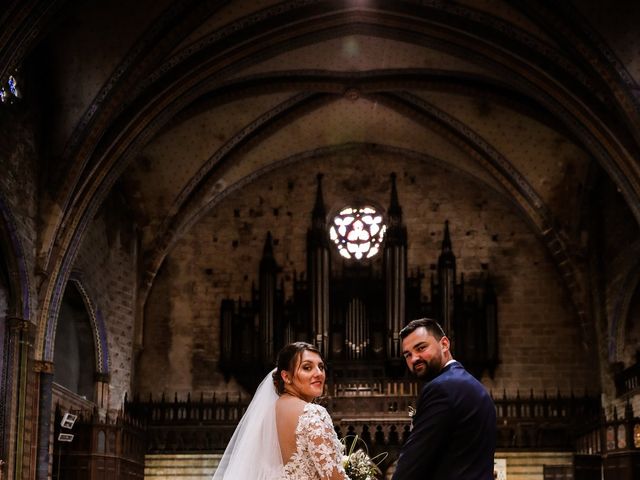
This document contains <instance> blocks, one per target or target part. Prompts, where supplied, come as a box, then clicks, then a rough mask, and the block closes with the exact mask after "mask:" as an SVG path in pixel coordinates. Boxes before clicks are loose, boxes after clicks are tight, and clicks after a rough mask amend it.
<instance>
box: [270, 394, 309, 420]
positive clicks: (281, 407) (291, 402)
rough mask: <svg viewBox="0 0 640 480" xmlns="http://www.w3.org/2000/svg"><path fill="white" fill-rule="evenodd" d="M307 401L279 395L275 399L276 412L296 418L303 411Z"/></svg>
mask: <svg viewBox="0 0 640 480" xmlns="http://www.w3.org/2000/svg"><path fill="white" fill-rule="evenodd" d="M307 405H308V403H307V402H305V401H304V400H301V399H299V398H296V397H292V396H290V395H281V396H280V398H278V400H276V412H277V414H278V416H282V417H295V418H298V417H299V416H300V415H302V413H303V412H304V409H305V407H306V406H307Z"/></svg>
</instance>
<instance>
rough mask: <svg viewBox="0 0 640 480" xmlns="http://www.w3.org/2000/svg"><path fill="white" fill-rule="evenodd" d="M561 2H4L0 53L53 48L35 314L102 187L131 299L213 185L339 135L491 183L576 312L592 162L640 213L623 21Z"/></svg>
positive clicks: (634, 43) (630, 38) (638, 67)
mask: <svg viewBox="0 0 640 480" xmlns="http://www.w3.org/2000/svg"><path fill="white" fill-rule="evenodd" d="M576 3H577V4H578V5H577V6H572V5H571V4H570V3H569V2H545V1H522V2H520V1H515V2H506V1H497V0H496V1H474V0H466V1H458V2H440V1H421V2H418V1H397V0H396V1H373V0H346V1H318V0H307V1H290V2H288V1H285V2H276V1H267V0H263V1H229V2H224V1H188V0H184V1H174V2H171V1H168V0H161V1H157V0H154V1H140V2H124V1H112V2H97V1H89V2H73V6H71V5H69V4H67V3H65V2H63V1H58V2H51V5H50V7H48V8H44V7H42V6H41V5H40V4H38V3H37V2H25V3H23V4H22V7H16V12H17V13H16V14H19V13H20V12H22V13H26V12H29V14H30V15H32V18H33V16H36V17H37V18H38V19H39V23H38V22H36V23H35V24H34V25H35V26H32V27H31V29H32V30H31V31H32V32H33V35H31V36H29V35H27V34H26V33H24V31H23V33H22V36H20V35H21V34H20V31H19V28H18V27H16V28H15V31H14V32H7V33H6V34H5V35H7V36H10V35H11V34H13V35H14V37H15V38H16V39H22V40H21V41H20V42H18V40H14V43H13V47H14V49H13V50H10V49H9V47H7V48H5V50H4V51H2V52H0V53H1V54H2V55H3V56H4V58H9V59H10V58H12V57H11V56H12V55H16V56H17V55H19V51H20V49H22V50H23V51H29V50H30V49H32V50H34V51H39V52H44V56H46V57H47V58H54V59H55V62H52V64H55V65H56V67H55V69H54V71H52V72H49V73H50V75H51V85H50V87H49V88H50V90H49V92H48V95H50V102H51V113H50V116H49V117H48V118H46V119H45V121H46V122H47V125H46V129H47V131H48V132H49V135H50V139H51V140H50V144H51V152H50V154H51V159H52V160H51V161H52V164H53V165H54V167H53V175H52V182H53V186H52V187H51V188H50V190H49V196H50V197H49V198H47V199H45V207H44V208H43V212H42V221H43V223H44V224H45V225H46V230H45V234H44V236H43V238H42V242H41V245H40V252H39V255H40V259H39V260H40V263H41V268H42V270H43V271H44V272H46V275H45V276H44V278H45V280H44V284H43V285H44V286H43V288H42V295H43V296H44V297H45V299H49V300H50V302H46V301H45V302H43V304H44V305H50V307H46V308H45V311H43V312H41V315H42V318H44V319H47V318H50V317H52V316H55V309H56V308H57V307H56V302H57V301H58V300H59V299H56V298H55V292H56V291H59V288H57V286H58V285H61V284H63V283H64V282H65V281H66V277H67V276H68V273H69V269H70V266H71V265H72V262H73V258H74V254H75V251H76V250H77V247H78V244H79V242H80V241H81V238H82V232H83V229H84V228H85V226H86V225H87V223H88V222H89V221H90V220H91V218H92V217H93V215H94V214H95V213H96V211H97V210H98V209H99V208H100V206H101V205H102V203H103V201H104V199H105V198H106V196H107V195H108V194H109V192H110V191H111V190H112V188H114V186H116V185H117V186H118V187H119V188H121V189H122V190H123V191H124V192H125V194H126V196H127V199H128V202H129V204H130V206H131V211H132V212H133V214H134V215H135V217H136V219H137V222H138V224H139V225H140V227H141V230H142V239H143V240H142V246H141V248H142V255H143V258H144V263H145V268H144V271H145V272H146V273H145V278H143V287H142V291H141V295H140V296H141V298H142V299H144V298H145V296H146V295H147V294H148V289H149V287H150V285H151V284H152V283H153V279H154V276H155V275H156V273H157V270H158V268H159V267H160V265H161V264H162V261H163V259H164V258H165V256H166V255H167V253H168V252H169V251H170V249H171V247H172V245H173V244H175V242H176V241H177V240H178V239H179V238H180V237H181V235H182V234H183V233H184V232H185V231H187V230H188V229H189V227H190V226H191V225H193V223H194V222H196V221H197V220H198V219H199V218H201V217H202V216H203V215H204V214H205V213H206V212H208V211H209V210H210V209H211V208H212V207H213V206H215V205H216V203H217V202H219V201H220V200H221V199H222V198H224V197H225V196H226V195H228V194H229V192H232V191H236V190H238V189H241V188H243V186H244V185H247V184H248V183H250V182H252V181H253V180H255V179H256V178H258V177H260V175H262V174H264V173H265V172H268V171H271V170H273V169H277V168H286V167H287V166H288V165H291V164H292V163H293V162H295V161H305V162H307V161H309V162H312V161H313V159H314V158H318V157H319V156H322V155H327V154H331V153H332V152H335V151H338V150H339V149H340V148H345V147H346V146H349V147H354V148H362V149H366V151H367V152H368V155H366V158H369V159H370V158H375V152H376V149H379V151H395V152H399V153H400V154H402V155H406V156H414V157H417V158H422V159H424V160H425V161H429V162H434V163H437V164H440V165H442V166H444V167H445V168H448V169H450V170H452V171H456V172H459V173H461V174H466V175H468V176H469V177H470V178H472V179H474V180H475V181H476V182H478V183H479V184H481V185H483V186H484V187H486V188H491V189H493V190H496V191H498V192H500V193H502V194H503V195H504V197H505V198H507V199H509V201H510V202H512V203H513V204H514V205H515V206H516V207H517V208H518V209H519V210H520V211H521V212H522V214H523V215H524V216H525V217H526V218H527V220H528V221H529V222H530V224H531V225H532V228H534V229H535V230H536V231H537V232H538V234H539V236H540V238H541V239H542V241H543V242H545V243H546V244H547V246H548V248H549V251H550V253H551V254H552V255H553V256H554V257H555V259H556V263H557V264H558V267H559V268H560V269H561V271H562V272H563V274H564V278H565V279H566V283H567V286H568V288H569V290H570V291H571V292H572V294H573V299H574V302H575V304H576V307H577V310H578V311H579V312H581V311H582V310H583V308H582V306H581V305H582V302H583V301H584V299H583V296H582V293H581V290H582V287H581V285H580V281H579V280H578V279H577V277H576V274H575V273H576V272H575V268H576V267H575V265H574V261H573V255H574V254H575V249H576V248H577V247H578V246H579V239H580V231H579V230H580V225H579V223H578V219H579V215H577V214H576V212H578V211H580V210H581V209H582V208H584V192H585V189H586V188H587V186H588V184H589V182H590V175H592V174H593V171H594V168H596V167H597V168H599V169H602V170H604V171H605V172H606V173H607V174H608V175H609V177H610V178H611V179H612V181H613V182H614V183H615V184H616V185H617V187H618V189H619V190H620V192H621V193H622V195H623V196H624V198H625V199H626V200H627V203H628V204H629V206H630V208H631V211H632V212H633V214H634V215H635V217H636V219H638V220H640V202H638V197H639V196H640V168H639V166H638V162H637V161H636V159H637V158H638V150H639V149H638V146H639V144H638V142H639V140H640V138H638V135H639V133H638V132H640V128H638V127H639V126H640V114H639V112H640V109H639V103H638V98H637V93H638V90H637V85H636V82H635V79H636V78H637V75H638V74H639V71H640V64H639V63H638V58H640V56H638V55H637V50H638V48H639V47H640V36H639V35H638V34H637V27H636V25H637V23H635V22H634V21H633V19H634V18H635V19H638V7H636V6H634V5H633V3H632V2H621V3H620V6H619V8H618V9H616V10H608V11H607V16H606V17H605V16H603V15H601V8H602V7H601V4H602V2H597V1H593V2H576ZM71 7H73V8H71ZM16 25H18V26H19V25H20V24H19V22H16ZM23 30H24V29H23ZM27 33H28V32H27ZM8 45H9V46H11V45H12V44H11V42H9V43H8ZM16 51H18V54H16V53H15V52H16ZM16 58H18V57H16ZM3 64H4V63H3ZM603 78H604V79H607V83H605V82H603V80H602V79H603ZM614 127H615V128H614ZM362 168H365V169H366V168H367V165H363V166H362ZM142 301H144V300H142ZM47 308H49V310H47ZM40 324H41V325H49V326H48V327H44V326H43V327H42V328H51V326H50V324H51V322H47V321H44V322H41V323H40ZM41 333H42V335H41V337H40V341H41V342H42V343H41V344H40V346H39V348H40V349H44V350H47V346H46V345H45V344H44V342H45V341H46V340H45V339H46V338H47V335H46V334H45V332H44V331H41Z"/></svg>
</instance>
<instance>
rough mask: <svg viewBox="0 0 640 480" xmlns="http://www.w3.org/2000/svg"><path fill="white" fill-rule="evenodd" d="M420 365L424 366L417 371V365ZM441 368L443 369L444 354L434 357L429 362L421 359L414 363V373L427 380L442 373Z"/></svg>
mask: <svg viewBox="0 0 640 480" xmlns="http://www.w3.org/2000/svg"><path fill="white" fill-rule="evenodd" d="M418 365H423V368H422V369H420V371H416V367H417V366H418ZM440 370H442V356H438V357H434V358H432V359H431V360H429V361H428V362H427V361H424V360H419V361H417V362H416V363H414V364H413V373H414V375H415V376H416V377H418V378H419V379H420V380H424V381H426V382H429V381H431V380H433V379H434V378H436V377H437V376H438V375H439V374H440Z"/></svg>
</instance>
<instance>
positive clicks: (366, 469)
mask: <svg viewBox="0 0 640 480" xmlns="http://www.w3.org/2000/svg"><path fill="white" fill-rule="evenodd" d="M349 438H350V437H348V436H347V437H344V438H343V439H342V443H343V444H344V446H345V449H346V447H347V444H349V452H348V453H347V454H346V455H344V456H343V457H342V466H343V467H344V471H345V472H346V473H347V475H348V476H349V478H350V479H351V480H376V479H377V478H379V475H380V474H381V473H382V472H381V471H380V468H379V467H378V465H380V464H381V463H382V462H383V461H384V459H385V458H387V455H388V454H387V452H383V453H380V454H378V455H376V456H375V457H373V458H370V457H369V452H368V451H367V444H366V443H364V441H362V439H361V438H359V437H358V436H357V435H356V436H355V437H353V441H351V440H349ZM358 441H360V443H361V444H362V447H364V448H362V447H359V446H358Z"/></svg>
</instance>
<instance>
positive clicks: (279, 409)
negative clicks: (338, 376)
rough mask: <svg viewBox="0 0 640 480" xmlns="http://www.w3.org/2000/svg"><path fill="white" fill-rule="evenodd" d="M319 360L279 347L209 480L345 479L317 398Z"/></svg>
mask: <svg viewBox="0 0 640 480" xmlns="http://www.w3.org/2000/svg"><path fill="white" fill-rule="evenodd" d="M324 368H325V367H324V361H323V359H322V356H321V355H320V352H319V351H318V349H316V348H315V347H314V346H313V345H311V344H308V343H304V342H295V343H291V344H289V345H287V346H286V347H284V348H283V349H282V350H281V351H280V353H279V354H278V360H277V367H276V369H275V370H273V372H272V373H270V374H269V375H267V377H266V378H265V379H264V380H263V381H262V383H261V384H260V386H259V387H258V390H256V393H255V395H254V397H253V400H252V401H251V404H250V405H249V408H247V411H246V413H245V414H244V416H243V417H242V419H241V420H240V423H239V424H238V427H237V428H236V431H235V432H234V434H233V436H232V437H231V441H230V442H229V445H228V446H227V449H226V450H225V452H224V455H223V456H222V459H221V460H220V464H219V466H218V469H217V470H216V473H215V474H214V476H213V480H254V479H255V480H349V477H347V475H346V473H345V471H344V468H343V467H342V444H341V443H340V441H339V440H338V437H337V436H336V433H335V431H334V429H333V422H332V421H331V417H330V416H329V414H328V413H327V411H326V410H325V409H324V407H321V406H320V405H316V404H314V403H312V401H313V399H314V398H316V397H319V396H320V395H322V391H323V389H324V381H325V369H324Z"/></svg>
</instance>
